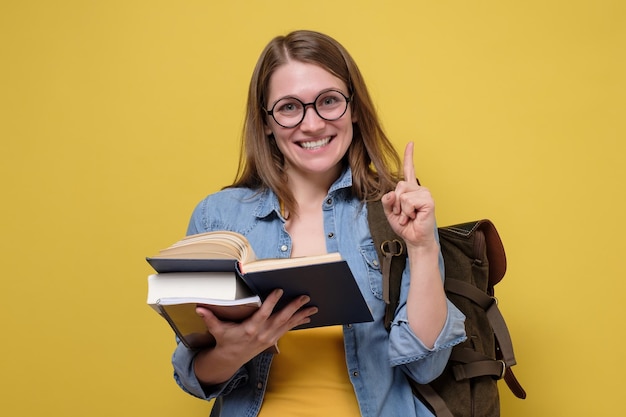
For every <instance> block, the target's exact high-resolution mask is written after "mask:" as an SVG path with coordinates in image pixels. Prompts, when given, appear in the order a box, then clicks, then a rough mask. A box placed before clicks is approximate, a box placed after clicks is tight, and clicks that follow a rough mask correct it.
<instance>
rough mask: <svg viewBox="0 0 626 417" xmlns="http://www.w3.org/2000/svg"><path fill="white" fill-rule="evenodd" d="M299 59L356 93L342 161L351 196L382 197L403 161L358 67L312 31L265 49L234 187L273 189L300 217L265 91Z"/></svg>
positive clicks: (254, 83)
mask: <svg viewBox="0 0 626 417" xmlns="http://www.w3.org/2000/svg"><path fill="white" fill-rule="evenodd" d="M288 60H295V61H299V62H304V63H310V64H315V65H318V66H320V67H322V68H324V69H325V70H327V71H329V72H330V73H331V74H333V75H334V76H336V77H337V78H339V79H341V80H342V81H343V82H344V83H345V84H346V85H347V86H348V89H349V90H350V94H352V101H351V106H352V114H353V117H354V116H356V120H357V121H356V122H355V123H354V126H353V139H352V143H351V144H350V147H349V149H348V151H347V153H346V156H345V157H344V163H345V164H348V165H349V166H350V167H351V169H352V192H353V193H354V195H355V196H357V197H358V198H359V199H360V200H361V201H368V200H373V199H378V198H380V197H381V196H382V195H383V194H384V193H385V192H387V191H389V190H391V189H393V188H394V187H395V184H396V182H397V180H398V175H399V169H400V158H399V156H398V153H397V152H396V150H395V149H394V147H393V145H392V144H391V142H390V141H389V139H388V138H387V136H386V135H385V133H384V131H383V129H382V126H381V124H380V121H379V120H378V116H377V114H376V110H375V108H374V104H373V103H372V100H371V98H370V95H369V93H368V91H367V87H366V85H365V81H364V80H363V77H362V76H361V72H360V71H359V69H358V67H357V65H356V63H355V62H354V60H353V59H352V57H351V56H350V54H349V53H348V51H347V50H346V49H345V48H344V47H343V46H341V44H339V43H338V42H337V41H336V40H334V39H333V38H331V37H329V36H327V35H324V34H322V33H318V32H313V31H304V30H301V31H295V32H292V33H289V34H288V35H286V36H278V37H276V38H274V39H272V41H271V42H270V43H269V44H268V45H267V46H266V47H265V49H264V50H263V52H262V53H261V56H260V57H259V60H258V62H257V64H256V67H255V68H254V72H253V74H252V79H251V80H250V87H249V90H248V103H247V110H246V118H245V121H244V128H243V135H242V147H241V154H240V158H239V167H238V170H237V176H236V179H235V182H234V183H233V184H232V185H231V186H230V187H247V188H252V189H258V190H259V191H260V190H264V189H266V188H271V189H272V190H273V191H274V192H275V193H276V194H277V196H278V198H279V199H280V201H281V202H282V203H283V204H284V206H285V208H286V209H287V210H288V211H289V212H291V213H296V210H297V207H296V206H297V204H296V202H295V199H294V197H293V195H292V194H291V192H290V190H289V188H288V187H287V186H286V185H287V176H286V175H285V173H284V171H283V165H284V160H283V155H282V154H281V152H280V151H279V149H278V147H277V146H276V143H275V141H273V140H269V138H268V137H267V135H266V134H265V124H266V118H267V114H266V112H265V110H264V108H265V106H266V105H267V103H265V100H266V97H267V92H268V91H267V90H268V86H269V81H270V77H271V76H272V74H273V73H274V71H275V70H276V69H277V68H278V67H280V66H281V65H284V64H286V63H287V62H288Z"/></svg>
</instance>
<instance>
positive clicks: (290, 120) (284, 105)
mask: <svg viewBox="0 0 626 417" xmlns="http://www.w3.org/2000/svg"><path fill="white" fill-rule="evenodd" d="M351 100H352V98H351V97H346V96H345V95H344V94H343V93H342V92H341V91H338V90H326V91H322V92H321V93H320V94H319V95H318V96H317V97H316V98H315V101H313V102H311V103H304V102H302V100H299V99H297V98H295V97H285V98H281V99H280V100H278V101H277V102H276V103H274V105H273V106H272V108H271V110H267V109H263V110H265V111H266V112H267V114H268V115H269V116H272V118H273V119H274V120H275V121H276V123H278V124H279V125H280V126H282V127H285V128H292V127H296V126H298V125H299V124H300V123H302V121H303V120H304V116H305V115H306V109H307V107H308V106H313V108H314V109H315V113H317V115H318V116H319V117H321V118H322V119H324V120H327V121H329V122H332V121H333V120H337V119H340V118H341V116H343V115H344V114H345V113H346V110H348V103H350V101H351Z"/></svg>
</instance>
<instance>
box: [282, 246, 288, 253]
mask: <svg viewBox="0 0 626 417" xmlns="http://www.w3.org/2000/svg"><path fill="white" fill-rule="evenodd" d="M287 249H289V248H288V247H287V245H283V246H281V247H280V250H281V252H287Z"/></svg>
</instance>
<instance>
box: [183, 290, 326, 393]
mask: <svg viewBox="0 0 626 417" xmlns="http://www.w3.org/2000/svg"><path fill="white" fill-rule="evenodd" d="M282 294H283V291H282V290H274V291H273V292H272V293H271V294H270V295H269V296H267V298H266V299H265V301H264V302H263V304H262V305H261V307H260V308H259V309H258V310H257V311H256V312H255V313H254V314H253V315H252V316H250V317H249V318H248V319H246V320H245V321H243V322H241V323H233V322H226V321H221V320H219V319H218V318H217V317H216V316H215V315H214V314H213V313H212V312H211V310H209V309H208V308H204V307H198V308H197V309H196V312H197V313H198V315H199V316H200V317H202V319H203V320H204V323H205V324H206V327H207V329H208V330H209V332H211V334H212V335H213V336H214V337H215V340H216V345H215V347H213V348H211V349H207V350H204V351H201V352H199V353H198V355H197V356H196V359H195V360H194V371H195V373H196V376H197V378H198V379H199V380H200V381H201V382H203V383H205V384H208V385H214V384H218V383H221V382H224V381H226V380H228V379H229V378H230V377H231V376H232V375H234V373H235V372H236V371H237V370H238V369H239V368H240V367H241V366H243V365H244V364H245V363H246V362H248V361H249V360H251V359H252V358H254V357H255V356H256V355H258V354H259V353H261V352H263V351H265V350H266V349H268V348H270V347H272V346H274V345H275V344H276V343H277V342H278V339H280V337H281V336H282V335H284V334H285V333H286V332H287V331H289V330H291V329H293V328H294V327H296V326H300V325H302V324H306V323H309V322H310V321H311V319H310V316H311V315H313V314H315V313H317V307H307V308H304V309H302V310H301V308H302V307H303V306H304V305H305V304H306V303H308V302H309V301H310V299H309V297H308V296H301V297H299V298H297V299H295V300H293V301H291V302H290V303H289V304H287V305H286V306H285V307H284V308H283V309H281V310H280V311H278V312H276V313H274V314H272V311H273V310H274V307H275V306H276V304H277V303H278V301H279V300H280V297H281V296H282Z"/></svg>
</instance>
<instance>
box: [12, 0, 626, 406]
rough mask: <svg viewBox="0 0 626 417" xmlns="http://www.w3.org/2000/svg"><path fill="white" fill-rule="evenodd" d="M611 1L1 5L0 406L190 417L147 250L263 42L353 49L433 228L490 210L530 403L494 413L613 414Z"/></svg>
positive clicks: (167, 231)
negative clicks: (407, 151) (502, 248)
mask: <svg viewBox="0 0 626 417" xmlns="http://www.w3.org/2000/svg"><path fill="white" fill-rule="evenodd" d="M625 5H626V3H625V2H623V1H622V0H586V1H582V0H581V1H576V0H573V1H545V0H541V1H538V0H529V1H501V0H485V1H461V0H458V1H454V0H451V1H441V2H437V1H421V0H420V1H413V0H405V1H396V2H380V1H369V0H355V1H343V2H341V1H329V0H318V1H315V2H294V1H293V0H292V1H282V0H276V1H272V2H256V1H249V2H242V1H223V2H217V1H199V0H197V1H191V0H189V1H188V0H185V1H164V0H142V1H132V0H123V1H122V0H111V1H99V2H98V1H79V0H75V1H71V0H60V1H54V2H53V1H33V0H22V1H19V2H18V1H4V2H2V4H1V5H0V57H1V58H0V59H1V61H2V62H1V63H0V106H1V107H0V137H1V138H2V151H1V152H0V178H1V181H2V195H3V196H2V204H1V205H0V225H1V230H2V231H1V233H2V234H1V238H0V252H1V253H2V255H1V259H2V261H1V270H2V274H1V276H2V278H0V279H1V283H2V284H1V285H2V291H1V294H2V298H3V300H2V302H1V303H0V309H1V310H0V312H1V317H2V335H3V336H2V344H1V347H0V363H1V368H0V369H2V378H1V382H0V384H1V385H0V397H1V401H0V414H2V415H5V416H29V417H30V416H34V415H47V416H63V417H68V416H81V417H82V416H93V417H97V416H160V417H170V416H172V415H179V416H206V415H207V413H208V405H207V404H206V403H204V402H202V401H199V400H196V399H194V398H192V397H189V396H187V395H186V394H184V393H182V392H181V391H180V390H179V389H178V388H177V387H176V385H175V383H174V382H173V380H172V378H171V373H172V371H171V367H170V364H169V357H170V354H171V352H172V350H173V347H174V346H173V339H172V335H171V334H170V331H169V328H167V326H166V324H165V322H164V321H163V320H162V319H160V318H158V317H157V316H156V314H155V313H154V312H152V311H151V310H150V309H149V308H148V307H147V306H146V305H145V295H146V281H145V278H146V275H148V273H149V272H150V269H149V267H148V265H147V264H146V263H145V261H144V259H143V258H144V256H146V255H150V254H153V253H154V252H155V251H156V250H158V249H159V248H161V247H164V246H166V245H168V244H170V243H172V242H173V241H174V240H176V239H178V238H180V237H182V235H183V234H184V232H185V229H186V224H187V220H188V217H189V215H190V213H191V210H192V208H193V206H194V205H195V204H196V202H197V201H199V200H200V199H201V198H202V197H203V196H204V195H206V194H207V193H209V192H212V191H214V190H217V189H218V188H220V187H221V186H222V185H225V184H228V183H229V182H230V181H231V180H232V179H233V176H234V173H235V167H236V158H237V150H238V144H239V142H238V141H239V133H240V129H241V124H242V115H243V109H244V99H245V92H246V88H247V83H248V79H249V76H250V73H251V71H252V67H253V65H254V62H255V61H256V59H257V57H258V54H259V52H260V50H261V48H262V47H263V46H264V45H265V43H266V42H267V41H268V40H269V39H270V38H271V37H273V36H274V35H277V34H283V33H286V32H287V31H290V30H293V29H298V28H310V29H316V30H321V31H324V32H327V33H329V34H330V35H333V36H335V37H336V38H337V39H338V40H340V41H341V42H342V43H344V44H345V46H346V47H347V48H348V49H349V50H350V51H351V52H352V53H353V55H354V57H355V58H356V60H357V61H358V62H359V64H360V66H361V69H362V71H363V73H364V75H365V77H366V80H367V81H368V82H369V86H370V87H371V90H372V94H373V96H374V97H375V99H376V102H377V104H378V106H379V108H380V111H381V115H382V117H383V120H384V124H385V126H386V128H387V130H388V133H389V134H390V136H391V137H392V138H393V140H394V143H395V144H396V145H397V146H398V148H402V147H403V146H404V144H405V143H406V141H408V140H414V141H416V143H417V152H416V155H415V163H416V166H417V171H418V175H419V176H420V177H421V179H422V182H423V183H425V184H426V185H428V186H429V187H430V188H431V190H432V192H433V193H434V195H435V198H436V201H437V204H438V219H439V223H440V224H441V225H444V224H450V223H454V222H459V221H464V220H469V219H474V218H478V217H488V218H491V219H492V220H493V221H494V222H495V224H496V225H497V226H498V228H499V230H500V233H501V235H502V238H503V240H504V242H505V245H506V248H507V251H508V260H509V270H508V274H507V277H506V278H505V280H504V281H503V283H502V284H501V285H500V286H499V288H497V294H498V295H499V298H500V305H501V307H502V309H503V310H504V313H505V315H506V318H507V320H508V323H509V325H510V329H511V331H512V334H513V339H514V342H515V347H516V354H517V357H518V362H519V365H518V366H517V367H516V372H517V375H518V377H519V379H520V380H521V381H522V383H523V385H524V386H525V388H526V389H527V391H528V399H527V400H525V401H521V400H517V399H515V398H514V397H513V396H512V395H511V394H510V393H509V392H508V390H506V388H505V386H504V385H501V392H502V402H503V404H502V407H503V415H505V416H519V417H521V416H568V417H572V416H589V415H593V416H613V415H624V413H625V412H626V406H625V405H624V404H625V403H624V400H623V397H622V394H623V393H622V391H623V375H624V374H625V373H626V366H625V365H624V363H625V362H624V360H623V359H622V353H623V351H624V345H623V341H624V335H623V334H624V319H626V311H625V310H626V309H625V304H626V303H625V302H624V293H625V290H626V288H625V284H624V281H625V279H624V278H625V275H626V270H625V268H624V263H623V257H624V249H625V245H624V243H623V236H624V233H625V232H626V230H625V227H624V222H623V221H622V220H620V219H621V217H622V215H623V213H624V212H626V203H625V200H624V180H625V179H626V174H625V169H624V162H623V161H624V156H625V153H624V150H625V145H624V140H625V135H626V125H625V120H626V100H625V97H626V82H625V74H626V65H625V64H626V59H625V54H624V51H626V22H625V19H626V7H625Z"/></svg>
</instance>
